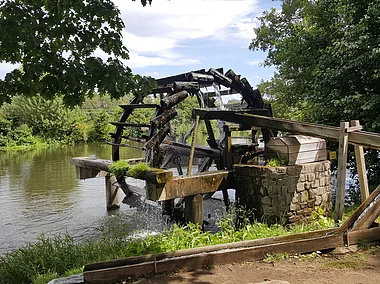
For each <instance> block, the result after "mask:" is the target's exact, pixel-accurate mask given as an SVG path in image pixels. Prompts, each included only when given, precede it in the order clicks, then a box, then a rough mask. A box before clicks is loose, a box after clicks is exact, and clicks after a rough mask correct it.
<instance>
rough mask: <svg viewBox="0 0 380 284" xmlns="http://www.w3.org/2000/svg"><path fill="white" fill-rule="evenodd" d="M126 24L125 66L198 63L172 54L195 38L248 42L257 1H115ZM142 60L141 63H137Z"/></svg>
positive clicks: (192, 59) (195, 59)
mask: <svg viewBox="0 0 380 284" xmlns="http://www.w3.org/2000/svg"><path fill="white" fill-rule="evenodd" d="M114 2H115V4H116V5H117V6H118V8H119V9H120V11H121V15H122V18H123V20H124V23H125V26H126V28H125V32H124V33H123V34H124V43H125V45H126V46H127V48H128V50H129V51H130V55H131V60H130V61H129V62H128V65H130V66H131V67H135V68H141V67H147V66H158V65H183V64H196V63H197V62H198V63H199V61H200V60H199V59H198V58H187V57H188V56H186V55H180V54H178V53H175V52H174V50H177V48H178V47H181V46H182V45H183V44H184V42H188V41H189V40H190V42H191V40H194V39H201V38H207V39H218V40H229V39H231V38H232V37H233V38H241V39H251V38H253V35H252V28H253V27H254V26H255V24H256V22H255V20H253V18H252V17H253V16H252V15H253V14H252V12H259V10H260V9H259V7H258V0H250V1H247V0H238V1H228V0H170V1H168V0H154V1H153V3H152V6H146V7H142V5H141V4H140V1H138V0H137V1H135V2H132V1H125V0H114ZM139 60H141V62H140V61H139Z"/></svg>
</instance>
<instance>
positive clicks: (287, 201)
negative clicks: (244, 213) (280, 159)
mask: <svg viewBox="0 0 380 284" xmlns="http://www.w3.org/2000/svg"><path fill="white" fill-rule="evenodd" d="M235 182H236V200H237V202H238V205H241V206H243V207H245V208H248V209H253V210H254V214H255V218H256V219H258V220H260V221H264V222H268V223H276V222H283V221H285V222H288V223H300V222H308V221H310V220H311V219H312V217H311V212H313V211H314V210H316V208H318V207H321V208H322V209H323V210H324V211H325V212H326V214H329V213H330V212H331V208H332V205H331V171H330V161H322V162H314V163H308V164H302V165H295V166H286V167H285V166H284V167H266V166H257V165H242V164H238V165H235Z"/></svg>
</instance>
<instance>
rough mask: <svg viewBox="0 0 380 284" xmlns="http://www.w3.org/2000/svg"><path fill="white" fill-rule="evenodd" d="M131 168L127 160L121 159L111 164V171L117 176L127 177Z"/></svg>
mask: <svg viewBox="0 0 380 284" xmlns="http://www.w3.org/2000/svg"><path fill="white" fill-rule="evenodd" d="M129 168H130V165H129V163H128V162H127V161H123V160H119V161H116V162H114V163H112V164H111V165H110V166H109V171H110V173H112V174H114V175H115V176H117V177H125V176H126V175H127V172H128V170H129Z"/></svg>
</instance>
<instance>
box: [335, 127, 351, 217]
mask: <svg viewBox="0 0 380 284" xmlns="http://www.w3.org/2000/svg"><path fill="white" fill-rule="evenodd" d="M348 128H349V123H348V122H341V123H340V132H339V156H338V176H337V186H336V198H335V216H334V220H335V222H338V221H339V220H342V217H343V209H344V196H345V192H346V190H345V189H346V167H347V152H348Z"/></svg>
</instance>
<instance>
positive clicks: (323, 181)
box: [319, 178, 325, 186]
mask: <svg viewBox="0 0 380 284" xmlns="http://www.w3.org/2000/svg"><path fill="white" fill-rule="evenodd" d="M319 186H325V179H324V178H321V179H320V180H319Z"/></svg>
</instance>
